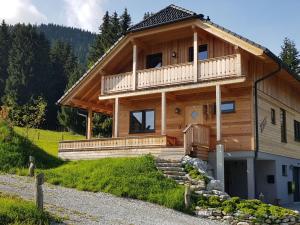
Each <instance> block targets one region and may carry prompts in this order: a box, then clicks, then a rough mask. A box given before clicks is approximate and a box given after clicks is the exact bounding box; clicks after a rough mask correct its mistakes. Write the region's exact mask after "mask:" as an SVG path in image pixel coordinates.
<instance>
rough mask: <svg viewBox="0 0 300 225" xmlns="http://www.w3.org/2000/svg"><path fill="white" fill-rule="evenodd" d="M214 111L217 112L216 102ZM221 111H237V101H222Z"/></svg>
mask: <svg viewBox="0 0 300 225" xmlns="http://www.w3.org/2000/svg"><path fill="white" fill-rule="evenodd" d="M214 111H215V112H214V113H216V111H217V109H216V104H215V107H214ZM221 112H222V113H234V112H235V102H234V101H228V102H222V103H221Z"/></svg>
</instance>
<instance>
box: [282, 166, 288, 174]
mask: <svg viewBox="0 0 300 225" xmlns="http://www.w3.org/2000/svg"><path fill="white" fill-rule="evenodd" d="M281 172H282V176H284V177H286V176H287V165H282V166H281Z"/></svg>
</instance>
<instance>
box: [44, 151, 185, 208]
mask: <svg viewBox="0 0 300 225" xmlns="http://www.w3.org/2000/svg"><path fill="white" fill-rule="evenodd" d="M43 172H44V173H45V175H46V181H47V182H49V183H52V184H56V185H62V186H65V187H70V188H77V189H79V190H84V191H93V192H98V191H101V192H107V193H111V194H114V195H116V196H121V197H130V198H135V199H140V200H144V201H149V202H153V203H157V204H160V205H164V206H166V207H169V208H173V209H177V210H181V211H183V210H184V187H183V186H180V185H178V184H177V183H176V182H175V181H173V180H171V179H167V178H165V177H164V176H163V175H162V173H161V172H159V171H158V170H157V169H156V167H155V163H154V159H153V157H152V156H143V157H138V158H107V159H99V160H94V161H76V162H69V163H67V164H65V165H62V166H59V167H58V168H54V169H49V170H43Z"/></svg>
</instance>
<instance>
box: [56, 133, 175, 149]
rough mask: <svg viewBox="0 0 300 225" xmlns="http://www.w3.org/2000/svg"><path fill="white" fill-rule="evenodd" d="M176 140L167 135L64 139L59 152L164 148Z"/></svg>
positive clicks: (173, 143)
mask: <svg viewBox="0 0 300 225" xmlns="http://www.w3.org/2000/svg"><path fill="white" fill-rule="evenodd" d="M175 144H176V140H175V139H174V138H173V137H169V136H167V135H153V136H138V137H133V136H129V137H120V138H101V139H91V140H80V141H62V142H60V143H59V147H58V148H59V152H76V151H99V150H124V149H130V148H157V147H159V148H162V147H168V146H174V145H175Z"/></svg>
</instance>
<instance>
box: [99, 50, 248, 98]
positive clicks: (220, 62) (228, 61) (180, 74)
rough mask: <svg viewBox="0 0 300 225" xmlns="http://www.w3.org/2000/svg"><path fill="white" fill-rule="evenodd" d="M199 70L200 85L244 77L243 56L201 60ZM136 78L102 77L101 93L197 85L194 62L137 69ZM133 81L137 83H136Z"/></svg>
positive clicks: (130, 76) (128, 75) (128, 74)
mask: <svg viewBox="0 0 300 225" xmlns="http://www.w3.org/2000/svg"><path fill="white" fill-rule="evenodd" d="M197 71H198V74H197V82H203V81H209V80H217V79H223V78H228V77H236V76H237V77H238V76H241V75H242V72H241V71H242V63H241V55H240V54H234V55H227V56H222V57H217V58H210V59H207V60H201V61H198V70H197ZM133 76H134V75H133V73H132V72H128V73H122V74H116V75H108V76H103V79H102V82H101V85H102V87H101V93H102V94H104V95H105V94H111V93H116V92H126V91H129V90H133V89H134V86H135V88H136V89H140V90H142V89H147V88H154V87H160V86H171V85H176V84H183V83H192V82H195V81H194V77H193V64H192V63H183V64H177V65H170V66H164V67H161V68H152V69H145V70H138V71H137V75H136V76H137V77H136V81H135V79H133ZM134 81H135V82H136V83H135V84H133V82H134Z"/></svg>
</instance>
